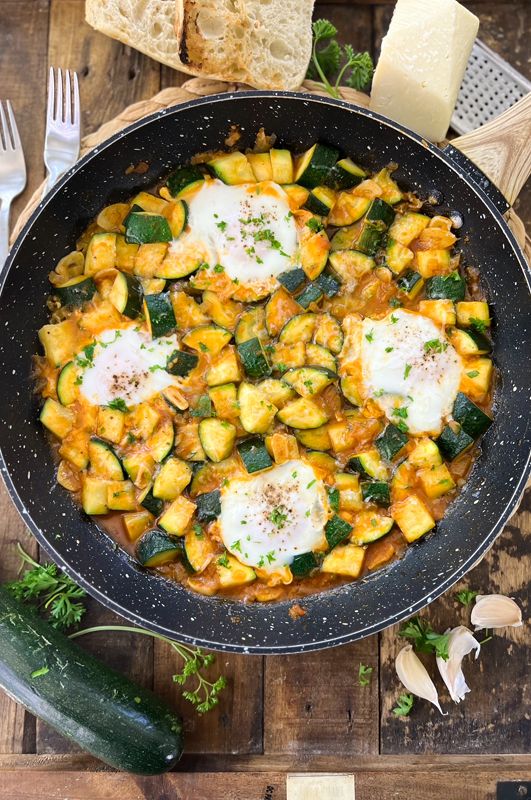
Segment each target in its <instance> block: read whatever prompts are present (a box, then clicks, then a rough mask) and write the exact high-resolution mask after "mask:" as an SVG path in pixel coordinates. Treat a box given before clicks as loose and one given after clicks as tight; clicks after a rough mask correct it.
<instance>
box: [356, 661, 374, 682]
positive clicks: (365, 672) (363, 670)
mask: <svg viewBox="0 0 531 800" xmlns="http://www.w3.org/2000/svg"><path fill="white" fill-rule="evenodd" d="M371 675H372V667H369V666H367V664H360V665H359V668H358V683H359V685H360V686H368V685H369V684H370V682H371Z"/></svg>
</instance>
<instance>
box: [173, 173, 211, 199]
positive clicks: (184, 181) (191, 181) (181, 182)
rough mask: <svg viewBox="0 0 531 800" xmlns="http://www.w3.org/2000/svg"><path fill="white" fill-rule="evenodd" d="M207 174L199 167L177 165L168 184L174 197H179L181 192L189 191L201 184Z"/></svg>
mask: <svg viewBox="0 0 531 800" xmlns="http://www.w3.org/2000/svg"><path fill="white" fill-rule="evenodd" d="M204 180H205V176H204V175H203V173H202V172H201V170H200V169H199V167H194V166H191V167H177V169H174V170H173V172H172V173H171V174H170V175H169V177H168V181H167V186H168V190H169V192H170V194H171V195H172V196H173V197H178V196H179V195H180V194H181V192H189V191H190V190H191V189H195V188H198V187H199V186H201V184H202V183H203V181H204Z"/></svg>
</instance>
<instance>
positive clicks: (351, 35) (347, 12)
mask: <svg viewBox="0 0 531 800" xmlns="http://www.w3.org/2000/svg"><path fill="white" fill-rule="evenodd" d="M321 17H325V18H326V19H329V20H330V22H332V23H333V24H334V25H335V26H336V28H337V30H338V35H337V40H338V42H339V43H340V44H351V45H352V46H353V48H354V49H355V50H369V51H370V50H371V45H372V30H373V13H372V9H371V7H370V6H369V5H357V6H356V8H355V9H354V8H352V7H349V5H343V4H341V3H337V2H336V3H326V4H324V3H322V2H318V3H317V4H316V6H315V9H314V14H313V18H314V19H320V18H321Z"/></svg>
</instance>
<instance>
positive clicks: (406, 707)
mask: <svg viewBox="0 0 531 800" xmlns="http://www.w3.org/2000/svg"><path fill="white" fill-rule="evenodd" d="M413 703H414V699H413V695H412V694H401V695H400V697H399V698H398V701H397V704H396V706H395V707H394V708H393V714H395V716H397V717H407V716H408V714H409V712H410V711H411V709H412V708H413Z"/></svg>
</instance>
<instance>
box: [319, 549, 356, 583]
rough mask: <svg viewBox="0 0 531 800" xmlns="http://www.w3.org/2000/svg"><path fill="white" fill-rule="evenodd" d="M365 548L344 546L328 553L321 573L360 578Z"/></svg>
mask: <svg viewBox="0 0 531 800" xmlns="http://www.w3.org/2000/svg"><path fill="white" fill-rule="evenodd" d="M364 558H365V548H363V547H358V545H356V544H344V545H340V546H339V547H336V548H335V550H333V551H332V552H331V553H328V554H327V555H326V556H325V557H324V559H323V563H322V564H321V572H329V573H332V574H334V575H345V576H346V577H348V578H358V577H359V575H360V574H361V570H362V567H363V560H364Z"/></svg>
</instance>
